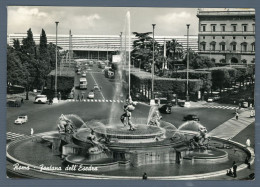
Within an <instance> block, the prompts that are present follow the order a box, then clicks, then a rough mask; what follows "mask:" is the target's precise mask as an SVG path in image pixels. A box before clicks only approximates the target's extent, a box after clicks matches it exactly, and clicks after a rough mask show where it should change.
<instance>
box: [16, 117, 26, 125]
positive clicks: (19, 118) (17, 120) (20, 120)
mask: <svg viewBox="0 0 260 187" xmlns="http://www.w3.org/2000/svg"><path fill="white" fill-rule="evenodd" d="M27 121H28V116H27V115H23V116H18V118H17V119H16V120H15V121H14V123H15V124H20V125H22V124H24V123H26V122H27Z"/></svg>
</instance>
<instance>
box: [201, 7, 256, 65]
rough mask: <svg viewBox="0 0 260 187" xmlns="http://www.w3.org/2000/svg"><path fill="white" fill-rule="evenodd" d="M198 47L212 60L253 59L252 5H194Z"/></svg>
mask: <svg viewBox="0 0 260 187" xmlns="http://www.w3.org/2000/svg"><path fill="white" fill-rule="evenodd" d="M197 17H198V18H199V34H198V50H199V53H200V54H201V55H203V56H204V55H205V56H208V57H210V59H211V60H212V61H215V62H216V63H228V64H241V63H242V64H250V63H254V62H255V9H242V8H240V9H238V8H236V9H235V8H233V9H230V8H229V9H224V8H216V9H212V8H208V9H207V8H203V9H198V14H197Z"/></svg>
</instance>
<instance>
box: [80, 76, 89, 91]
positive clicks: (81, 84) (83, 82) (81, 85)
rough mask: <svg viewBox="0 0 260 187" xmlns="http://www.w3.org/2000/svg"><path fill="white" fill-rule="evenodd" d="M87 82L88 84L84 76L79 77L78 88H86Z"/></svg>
mask: <svg viewBox="0 0 260 187" xmlns="http://www.w3.org/2000/svg"><path fill="white" fill-rule="evenodd" d="M87 84H88V82H87V79H86V78H85V77H81V78H80V79H79V88H80V89H87Z"/></svg>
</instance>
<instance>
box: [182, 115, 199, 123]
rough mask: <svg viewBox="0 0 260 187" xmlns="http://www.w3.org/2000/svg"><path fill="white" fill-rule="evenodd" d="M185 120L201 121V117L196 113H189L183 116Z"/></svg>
mask: <svg viewBox="0 0 260 187" xmlns="http://www.w3.org/2000/svg"><path fill="white" fill-rule="evenodd" d="M183 120H184V121H200V119H199V117H198V116H197V115H195V114H189V115H187V116H184V117H183Z"/></svg>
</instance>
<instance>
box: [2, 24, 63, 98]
mask: <svg viewBox="0 0 260 187" xmlns="http://www.w3.org/2000/svg"><path fill="white" fill-rule="evenodd" d="M58 49H60V48H58ZM59 61H60V53H59V51H58V62H59ZM55 62H56V45H55V44H53V43H49V44H48V42H47V36H46V33H45V31H44V30H43V29H42V32H41V36H40V43H39V45H36V44H35V41H34V39H33V33H32V31H31V29H29V30H28V31H27V37H26V38H24V39H23V40H22V44H20V41H19V40H18V39H14V45H13V46H7V87H8V88H9V87H10V86H13V85H19V86H24V87H25V89H26V92H27V99H28V92H29V90H32V89H34V88H36V89H42V87H44V86H45V83H46V78H47V75H48V74H49V73H50V71H51V70H52V69H54V68H55Z"/></svg>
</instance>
